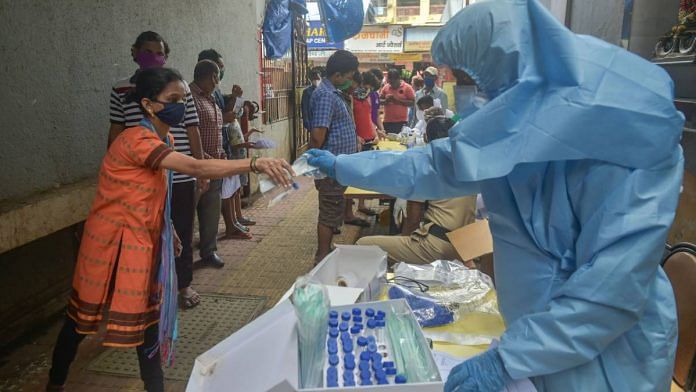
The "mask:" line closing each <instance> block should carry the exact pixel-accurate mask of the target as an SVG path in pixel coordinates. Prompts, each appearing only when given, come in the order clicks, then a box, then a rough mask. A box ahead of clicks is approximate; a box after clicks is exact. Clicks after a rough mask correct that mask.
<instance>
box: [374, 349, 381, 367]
mask: <svg viewBox="0 0 696 392" xmlns="http://www.w3.org/2000/svg"><path fill="white" fill-rule="evenodd" d="M372 362H374V363H375V365H377V364H379V367H380V368H381V367H382V354H380V353H373V354H372Z"/></svg>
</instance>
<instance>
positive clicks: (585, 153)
mask: <svg viewBox="0 0 696 392" xmlns="http://www.w3.org/2000/svg"><path fill="white" fill-rule="evenodd" d="M432 54H433V58H434V60H435V61H436V62H437V63H438V64H445V65H448V66H450V67H451V68H454V69H462V70H465V71H467V72H468V73H469V74H470V75H471V76H472V77H473V78H474V80H476V81H477V83H478V85H479V88H480V89H482V90H483V91H485V92H486V94H488V96H489V97H490V98H491V101H490V102H489V103H488V104H487V105H486V106H484V107H483V108H482V109H480V110H478V111H477V112H475V113H474V114H471V115H470V116H468V117H466V118H465V119H463V120H462V121H460V122H459V123H458V124H457V125H456V126H455V127H453V128H452V129H451V131H450V138H449V139H440V140H436V141H434V142H432V143H430V144H429V145H428V146H426V147H424V148H421V149H414V150H409V151H408V152H405V153H401V154H399V153H390V152H379V151H374V152H365V153H360V154H354V155H342V156H339V157H338V158H337V159H336V165H335V167H336V176H337V179H338V180H339V182H341V183H342V184H344V185H353V186H358V187H361V188H366V189H371V190H375V191H378V192H382V193H387V194H391V195H395V196H398V197H402V198H406V199H418V200H437V199H444V198H450V197H456V196H462V195H466V194H472V193H476V192H481V193H482V194H483V198H484V200H485V202H486V207H487V208H488V210H489V215H490V227H491V232H492V234H493V240H494V248H495V254H494V258H495V275H496V283H497V289H498V296H499V303H500V307H501V311H502V314H503V316H504V317H505V320H506V323H507V330H506V332H505V333H504V334H503V335H502V337H501V342H500V346H499V352H500V355H501V357H502V359H503V362H504V365H505V368H506V370H507V371H508V373H509V374H510V376H512V378H514V379H521V378H525V377H530V378H531V379H532V380H533V382H534V383H535V385H536V386H537V388H538V389H539V390H540V391H593V392H597V391H646V392H647V391H650V392H653V391H668V390H669V388H670V380H671V374H672V368H673V362H674V355H675V349H676V333H677V327H676V310H675V304H674V298H673V294H672V288H671V286H670V283H669V281H668V280H667V278H666V275H665V273H664V272H663V271H662V269H661V268H660V266H659V263H660V259H661V255H662V249H663V247H664V241H665V238H666V236H667V232H668V230H669V227H670V225H671V224H672V221H673V218H674V213H675V209H676V205H677V199H678V195H679V187H680V184H681V179H682V174H683V156H682V150H681V147H680V146H679V139H680V135H681V129H682V126H683V116H682V115H681V113H679V112H678V111H677V110H676V109H675V107H674V104H673V102H672V97H673V85H672V81H671V80H670V78H669V77H668V76H667V74H666V73H665V72H664V71H663V70H662V69H660V68H658V67H657V66H654V65H652V64H650V63H649V62H647V61H644V60H643V59H641V58H639V57H637V56H634V55H633V54H630V53H628V52H626V51H624V50H623V49H620V48H618V47H615V46H612V45H609V44H607V43H605V42H603V41H600V40H597V39H594V38H592V37H587V36H579V35H575V34H573V33H572V32H570V31H569V30H567V29H566V28H565V27H563V26H562V25H560V24H559V23H558V22H556V20H555V19H554V18H553V17H552V16H551V15H550V14H549V13H548V12H547V11H546V10H545V9H544V7H543V6H541V5H540V4H539V3H538V2H537V1H536V0H529V1H524V0H497V1H483V2H478V3H476V4H474V5H472V6H469V7H467V8H465V9H464V10H463V11H461V12H460V13H459V14H457V15H456V16H455V17H454V18H453V19H452V20H450V22H449V23H448V24H447V25H446V26H444V27H443V28H442V29H441V31H440V32H439V34H438V35H437V37H436V39H435V40H434V41H433V46H432Z"/></svg>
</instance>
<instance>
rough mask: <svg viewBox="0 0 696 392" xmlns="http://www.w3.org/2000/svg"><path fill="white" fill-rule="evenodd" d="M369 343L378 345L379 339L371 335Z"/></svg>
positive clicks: (368, 339) (368, 338)
mask: <svg viewBox="0 0 696 392" xmlns="http://www.w3.org/2000/svg"><path fill="white" fill-rule="evenodd" d="M367 342H368V343H376V342H377V339H376V338H375V337H374V336H372V335H370V336H368V337H367Z"/></svg>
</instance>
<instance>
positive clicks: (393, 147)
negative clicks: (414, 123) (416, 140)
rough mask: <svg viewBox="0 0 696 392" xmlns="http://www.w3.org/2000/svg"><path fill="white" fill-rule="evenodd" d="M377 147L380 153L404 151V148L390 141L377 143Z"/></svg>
mask: <svg viewBox="0 0 696 392" xmlns="http://www.w3.org/2000/svg"><path fill="white" fill-rule="evenodd" d="M377 147H378V148H379V150H380V151H406V146H404V145H403V144H401V143H399V142H393V141H391V140H382V141H380V142H379V143H377Z"/></svg>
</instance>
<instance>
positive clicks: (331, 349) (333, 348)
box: [327, 345, 338, 355]
mask: <svg viewBox="0 0 696 392" xmlns="http://www.w3.org/2000/svg"><path fill="white" fill-rule="evenodd" d="M327 351H328V352H329V355H331V354H336V353H338V346H337V345H336V346H329V348H328V349H327Z"/></svg>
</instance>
